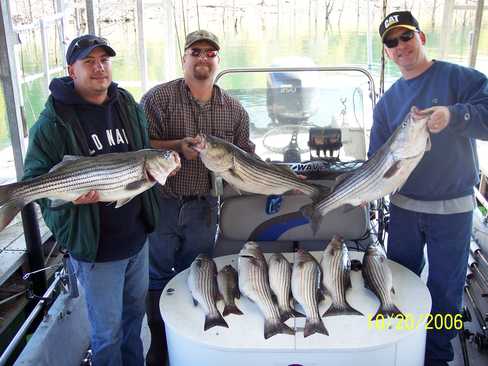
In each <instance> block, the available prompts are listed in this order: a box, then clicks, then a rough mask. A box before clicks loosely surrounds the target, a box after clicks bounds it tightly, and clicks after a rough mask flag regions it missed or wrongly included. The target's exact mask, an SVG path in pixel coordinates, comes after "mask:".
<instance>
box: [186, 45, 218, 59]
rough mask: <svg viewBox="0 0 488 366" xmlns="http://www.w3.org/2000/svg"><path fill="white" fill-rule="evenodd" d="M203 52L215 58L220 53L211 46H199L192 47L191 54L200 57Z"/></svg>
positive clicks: (208, 56)
mask: <svg viewBox="0 0 488 366" xmlns="http://www.w3.org/2000/svg"><path fill="white" fill-rule="evenodd" d="M202 53H204V55H205V56H207V58H214V57H216V56H217V55H218V54H219V51H217V50H213V49H211V48H198V47H195V48H191V49H190V55H191V56H192V57H200V55H201V54H202Z"/></svg>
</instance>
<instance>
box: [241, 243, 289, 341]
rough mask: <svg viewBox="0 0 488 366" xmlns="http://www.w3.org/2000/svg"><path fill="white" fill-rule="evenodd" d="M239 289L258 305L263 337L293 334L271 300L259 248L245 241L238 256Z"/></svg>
mask: <svg viewBox="0 0 488 366" xmlns="http://www.w3.org/2000/svg"><path fill="white" fill-rule="evenodd" d="M238 272H239V289H240V290H241V293H242V294H244V295H245V296H247V297H248V298H249V299H250V300H252V301H253V302H254V303H256V305H257V306H258V307H259V309H260V310H261V312H262V313H263V315H264V339H268V338H270V337H272V336H274V335H276V334H290V335H294V334H295V331H294V330H293V329H291V328H290V327H288V325H286V324H285V323H283V322H282V320H281V316H280V312H279V310H278V306H277V305H276V304H275V302H274V301H273V298H272V295H271V288H270V285H269V279H268V265H267V263H266V260H265V258H264V255H263V253H262V251H261V248H259V246H258V245H257V244H256V243H254V242H247V243H246V244H244V247H243V248H242V249H241V251H240V252H239V257H238Z"/></svg>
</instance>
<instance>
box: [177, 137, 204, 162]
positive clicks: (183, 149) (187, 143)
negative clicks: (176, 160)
mask: <svg viewBox="0 0 488 366" xmlns="http://www.w3.org/2000/svg"><path fill="white" fill-rule="evenodd" d="M199 142H200V139H199V138H196V137H185V138H183V139H181V140H180V143H179V144H178V147H179V151H178V152H179V153H181V154H183V156H184V157H185V159H186V160H195V159H196V158H198V151H196V150H195V149H193V148H192V145H195V144H197V143H199Z"/></svg>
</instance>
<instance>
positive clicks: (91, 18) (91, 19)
mask: <svg viewBox="0 0 488 366" xmlns="http://www.w3.org/2000/svg"><path fill="white" fill-rule="evenodd" d="M95 19H96V17H95V6H94V4H93V0H86V21H87V23H88V33H89V34H96V31H95Z"/></svg>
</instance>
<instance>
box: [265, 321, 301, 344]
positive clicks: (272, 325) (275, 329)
mask: <svg viewBox="0 0 488 366" xmlns="http://www.w3.org/2000/svg"><path fill="white" fill-rule="evenodd" d="M276 334H290V335H294V334H295V331H294V330H293V329H291V328H290V327H289V326H288V325H286V324H285V323H282V322H281V321H280V320H279V319H278V320H276V319H271V320H268V319H266V320H265V321H264V339H268V338H270V337H272V336H274V335H276Z"/></svg>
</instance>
